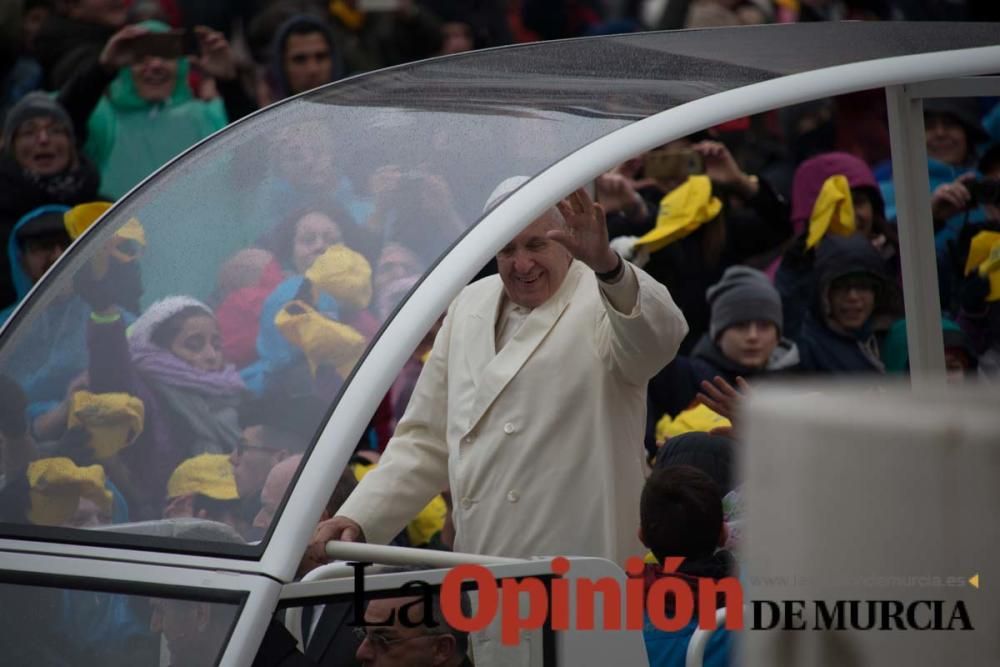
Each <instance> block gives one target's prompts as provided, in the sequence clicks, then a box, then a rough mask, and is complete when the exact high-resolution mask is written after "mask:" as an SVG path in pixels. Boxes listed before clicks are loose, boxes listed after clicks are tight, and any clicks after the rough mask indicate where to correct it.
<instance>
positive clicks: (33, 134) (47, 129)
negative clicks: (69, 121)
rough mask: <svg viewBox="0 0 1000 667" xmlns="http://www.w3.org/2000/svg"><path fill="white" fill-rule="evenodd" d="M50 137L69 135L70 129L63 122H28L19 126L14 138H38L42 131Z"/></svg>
mask: <svg viewBox="0 0 1000 667" xmlns="http://www.w3.org/2000/svg"><path fill="white" fill-rule="evenodd" d="M43 132H44V133H46V134H47V135H49V136H50V137H68V136H69V129H67V128H66V126H65V125H63V124H62V123H55V122H49V123H46V124H44V125H43V124H41V123H32V122H30V121H29V122H27V123H24V124H23V125H21V127H19V128H17V131H16V132H15V133H14V139H38V138H39V137H41V136H42V133H43Z"/></svg>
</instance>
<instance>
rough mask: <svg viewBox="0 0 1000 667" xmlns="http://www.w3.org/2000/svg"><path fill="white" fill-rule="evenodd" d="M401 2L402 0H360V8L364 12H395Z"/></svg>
mask: <svg viewBox="0 0 1000 667" xmlns="http://www.w3.org/2000/svg"><path fill="white" fill-rule="evenodd" d="M401 4H402V3H401V2H400V0H358V9H360V10H361V11H363V12H394V11H397V10H398V9H399V7H400V5H401Z"/></svg>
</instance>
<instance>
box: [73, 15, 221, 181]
mask: <svg viewBox="0 0 1000 667" xmlns="http://www.w3.org/2000/svg"><path fill="white" fill-rule="evenodd" d="M140 25H142V26H144V27H146V28H149V30H150V31H152V32H165V31H166V30H168V27H167V26H166V25H165V24H163V23H160V22H158V21H145V22H143V23H141V24H140ZM189 71H190V65H189V63H188V61H187V59H186V58H180V59H179V60H178V61H177V81H176V83H175V85H174V91H173V93H172V94H171V95H170V97H169V98H167V99H166V100H164V101H162V102H148V101H146V100H144V99H142V98H141V97H139V92H138V90H137V89H136V86H135V81H133V79H132V71H131V69H130V68H128V67H123V68H122V69H121V70H120V71H119V72H118V76H116V77H115V79H114V81H112V82H111V85H110V86H109V87H108V92H107V94H106V95H104V96H103V97H102V98H101V101H100V102H98V104H97V107H96V108H95V109H94V112H93V113H92V114H91V115H90V118H89V119H88V121H87V130H88V135H87V143H86V144H85V145H84V148H83V150H84V152H85V153H86V154H87V156H88V157H90V158H91V159H92V160H93V161H94V163H95V164H97V166H98V169H99V170H100V172H101V192H102V193H105V194H106V196H108V197H111V198H113V199H118V198H119V197H121V196H122V195H124V194H125V193H126V192H128V191H129V190H130V189H132V187H133V186H135V185H136V184H137V183H139V182H140V181H141V180H142V179H144V178H145V177H146V176H149V175H150V174H151V173H153V172H154V171H156V170H157V169H158V168H160V167H161V166H163V164H165V163H166V162H167V161H169V160H170V159H171V158H173V157H174V156H176V155H178V154H180V153H181V152H182V151H184V150H185V149H187V148H189V147H190V146H192V145H194V144H195V143H197V142H198V141H201V140H202V139H204V138H205V137H207V136H209V135H210V134H212V133H213V132H215V131H216V130H219V129H221V128H223V127H225V125H226V123H227V122H228V121H227V118H226V110H225V106H224V105H223V103H222V100H221V99H220V98H216V99H213V100H211V101H208V102H206V101H204V100H199V99H196V98H195V97H194V93H193V92H192V91H191V87H190V86H189V85H188V80H187V79H188V72H189Z"/></svg>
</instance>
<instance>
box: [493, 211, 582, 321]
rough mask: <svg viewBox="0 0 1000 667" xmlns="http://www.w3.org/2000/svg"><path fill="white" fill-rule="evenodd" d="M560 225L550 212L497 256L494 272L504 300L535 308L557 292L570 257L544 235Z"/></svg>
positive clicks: (560, 246) (561, 246)
mask: <svg viewBox="0 0 1000 667" xmlns="http://www.w3.org/2000/svg"><path fill="white" fill-rule="evenodd" d="M561 224H562V221H561V219H560V216H559V213H558V212H557V211H555V209H552V210H550V211H549V212H548V213H546V214H545V215H543V216H542V217H541V218H539V219H537V220H535V221H534V222H533V223H531V224H530V225H528V227H527V228H526V229H525V230H524V231H522V232H521V233H520V234H518V235H517V236H516V237H515V238H514V240H513V241H511V242H510V243H508V244H507V245H505V246H504V247H503V249H501V250H500V252H499V253H497V269H498V270H499V272H500V279H501V280H502V281H503V286H504V290H505V291H506V293H507V298H508V299H510V300H511V301H513V302H514V303H516V304H517V305H519V306H523V307H525V308H537V307H538V306H540V305H542V304H543V303H545V302H546V301H548V300H549V298H550V297H551V296H552V295H553V294H555V293H556V292H557V291H559V288H560V287H561V286H562V283H563V280H565V279H566V274H567V273H569V267H570V263H571V262H572V261H573V257H572V256H571V255H570V254H569V251H568V250H566V248H565V247H564V246H563V245H562V244H560V243H558V242H557V241H553V240H551V239H549V238H548V237H547V236H546V232H548V231H549V230H551V229H557V228H558V226H559V225H561Z"/></svg>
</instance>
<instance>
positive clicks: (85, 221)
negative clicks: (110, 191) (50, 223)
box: [63, 201, 111, 241]
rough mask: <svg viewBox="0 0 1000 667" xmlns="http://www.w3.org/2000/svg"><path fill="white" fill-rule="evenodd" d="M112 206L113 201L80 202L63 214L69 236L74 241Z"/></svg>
mask: <svg viewBox="0 0 1000 667" xmlns="http://www.w3.org/2000/svg"><path fill="white" fill-rule="evenodd" d="M109 208H111V202H108V201H92V202H89V203H87V204H79V205H77V206H74V207H73V208H71V209H70V210H68V211H66V213H64V214H63V222H64V223H65V225H66V231H67V232H68V233H69V237H70V238H71V239H73V240H74V241H75V240H76V239H77V238H78V237H79V236H80V235H81V234H83V233H84V232H85V231H87V229H88V228H89V227H90V226H91V225H92V224H94V223H95V222H97V219H98V218H100V217H101V216H102V215H104V212H105V211H107V210H108V209H109Z"/></svg>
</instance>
